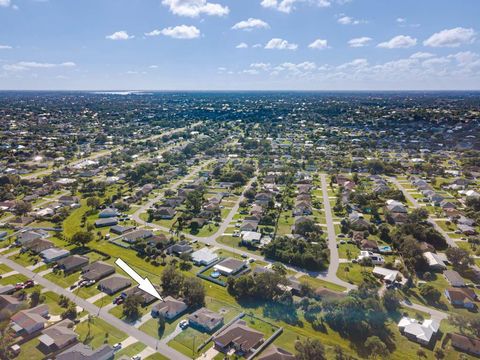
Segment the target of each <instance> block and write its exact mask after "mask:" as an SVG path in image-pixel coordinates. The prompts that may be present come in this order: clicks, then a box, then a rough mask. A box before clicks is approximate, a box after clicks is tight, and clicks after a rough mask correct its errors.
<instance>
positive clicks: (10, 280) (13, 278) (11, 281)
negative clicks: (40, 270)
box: [0, 274, 28, 285]
mask: <svg viewBox="0 0 480 360" xmlns="http://www.w3.org/2000/svg"><path fill="white" fill-rule="evenodd" d="M27 280H28V278H27V277H26V276H24V275H22V274H14V275H10V276H8V277H6V278H2V279H0V285H15V284H16V283H19V282H22V283H23V282H25V281H27Z"/></svg>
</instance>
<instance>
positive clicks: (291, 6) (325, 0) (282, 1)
mask: <svg viewBox="0 0 480 360" xmlns="http://www.w3.org/2000/svg"><path fill="white" fill-rule="evenodd" d="M297 3H309V4H314V5H317V6H318V7H321V8H324V7H329V6H330V5H332V2H331V0H262V2H261V3H260V5H262V6H263V7H264V8H269V9H275V10H277V11H281V12H284V13H286V14H289V13H291V12H292V11H293V10H295V4H297Z"/></svg>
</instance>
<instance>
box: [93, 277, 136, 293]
mask: <svg viewBox="0 0 480 360" xmlns="http://www.w3.org/2000/svg"><path fill="white" fill-rule="evenodd" d="M130 285H132V282H131V281H130V280H129V279H127V278H126V277H123V276H119V275H114V276H112V277H109V278H106V279H103V280H101V281H100V282H99V283H98V288H99V289H100V290H102V291H103V290H106V291H108V292H110V293H116V292H117V291H120V290H123V289H125V288H127V287H129V286H130Z"/></svg>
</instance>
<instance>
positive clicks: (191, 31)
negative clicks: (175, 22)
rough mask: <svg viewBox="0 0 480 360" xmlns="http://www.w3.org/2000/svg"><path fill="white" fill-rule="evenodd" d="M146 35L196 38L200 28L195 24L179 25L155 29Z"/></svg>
mask: <svg viewBox="0 0 480 360" xmlns="http://www.w3.org/2000/svg"><path fill="white" fill-rule="evenodd" d="M145 35H146V36H160V35H164V36H169V37H171V38H174V39H196V38H198V37H199V36H200V30H199V29H197V28H196V27H195V26H193V25H192V26H188V25H179V26H175V27H168V28H165V29H162V30H158V29H155V30H153V31H150V32H148V33H145Z"/></svg>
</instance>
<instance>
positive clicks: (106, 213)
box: [98, 208, 120, 219]
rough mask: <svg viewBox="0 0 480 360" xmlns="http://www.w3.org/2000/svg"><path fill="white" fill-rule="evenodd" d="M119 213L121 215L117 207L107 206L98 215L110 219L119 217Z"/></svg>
mask: <svg viewBox="0 0 480 360" xmlns="http://www.w3.org/2000/svg"><path fill="white" fill-rule="evenodd" d="M118 215H120V214H119V213H118V211H117V210H116V209H112V208H106V209H103V210H102V211H100V214H98V217H99V218H100V219H108V218H113V217H117V216H118Z"/></svg>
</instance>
